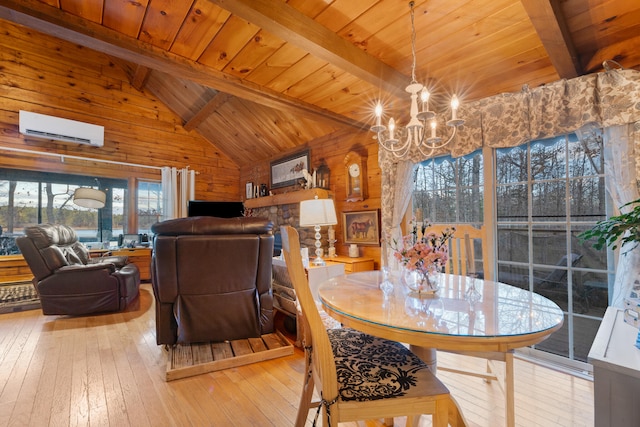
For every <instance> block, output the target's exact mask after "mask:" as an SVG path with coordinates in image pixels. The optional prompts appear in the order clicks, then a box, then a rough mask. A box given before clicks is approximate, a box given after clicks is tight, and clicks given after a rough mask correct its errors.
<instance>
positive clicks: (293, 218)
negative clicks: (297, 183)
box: [245, 188, 332, 256]
mask: <svg viewBox="0 0 640 427" xmlns="http://www.w3.org/2000/svg"><path fill="white" fill-rule="evenodd" d="M316 195H317V196H318V198H331V196H332V195H331V193H330V192H329V191H327V190H323V189H321V188H314V189H311V190H298V191H295V192H291V193H284V194H277V195H275V196H267V197H259V198H256V199H248V200H246V201H245V209H246V211H247V215H249V216H254V217H262V218H268V219H270V220H271V221H273V224H274V234H276V235H280V227H281V226H284V225H290V226H292V227H294V228H295V229H296V230H298V234H300V246H301V247H303V248H304V247H306V248H309V252H310V254H312V253H313V251H315V237H314V236H315V231H314V230H313V228H312V227H300V226H299V224H300V201H302V200H310V199H313V198H314V197H315V196H316ZM320 234H322V249H323V250H324V253H325V256H326V254H327V248H328V247H329V243H328V239H329V235H328V227H322V229H321V231H320Z"/></svg>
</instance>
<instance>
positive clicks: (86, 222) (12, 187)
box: [0, 169, 127, 254]
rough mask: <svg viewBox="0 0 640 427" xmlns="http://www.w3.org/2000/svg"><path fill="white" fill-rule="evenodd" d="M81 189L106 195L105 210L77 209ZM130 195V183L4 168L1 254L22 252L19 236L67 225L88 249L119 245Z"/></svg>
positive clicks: (0, 199)
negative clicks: (116, 242)
mask: <svg viewBox="0 0 640 427" xmlns="http://www.w3.org/2000/svg"><path fill="white" fill-rule="evenodd" d="M78 187H93V188H99V189H100V190H102V191H105V192H106V193H107V201H106V205H105V207H104V208H102V209H88V208H83V207H80V206H77V205H75V204H74V203H73V193H74V191H75V190H76V188H78ZM126 194H127V181H126V180H117V179H109V178H98V179H96V178H94V177H87V176H80V175H69V174H56V173H46V172H35V171H20V170H13V169H0V225H1V226H2V228H3V233H2V236H1V237H0V243H1V245H0V250H1V251H2V252H0V254H12V253H18V252H19V251H18V248H17V247H16V246H15V237H16V236H18V235H20V234H22V232H23V230H24V228H25V227H27V226H30V225H34V224H39V223H57V224H65V225H68V226H70V227H72V228H74V229H75V230H76V232H77V233H78V235H79V238H80V240H81V241H82V242H85V243H87V244H88V245H91V244H93V243H95V244H98V242H105V241H110V240H115V239H116V238H117V236H118V234H120V233H123V232H126V231H125V230H126V223H127V222H126V215H125V213H126V211H127V209H126V208H127V207H126V200H127V197H126Z"/></svg>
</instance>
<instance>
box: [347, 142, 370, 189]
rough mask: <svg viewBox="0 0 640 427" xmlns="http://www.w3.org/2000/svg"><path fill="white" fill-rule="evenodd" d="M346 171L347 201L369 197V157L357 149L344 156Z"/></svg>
mask: <svg viewBox="0 0 640 427" xmlns="http://www.w3.org/2000/svg"><path fill="white" fill-rule="evenodd" d="M344 166H345V172H346V177H347V179H346V190H347V198H346V201H347V202H357V201H362V200H364V199H366V198H367V159H366V157H363V156H361V155H360V154H358V153H356V152H355V151H350V152H349V153H347V155H346V156H345V158H344Z"/></svg>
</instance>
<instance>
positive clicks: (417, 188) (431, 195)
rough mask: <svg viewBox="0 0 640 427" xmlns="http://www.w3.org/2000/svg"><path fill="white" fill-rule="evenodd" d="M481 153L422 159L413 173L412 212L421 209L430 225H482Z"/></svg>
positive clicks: (482, 187) (482, 183) (482, 184)
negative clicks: (455, 157)
mask: <svg viewBox="0 0 640 427" xmlns="http://www.w3.org/2000/svg"><path fill="white" fill-rule="evenodd" d="M483 202H484V182H483V165H482V153H481V152H480V151H477V152H474V153H471V154H470V155H468V156H464V157H460V158H458V159H453V158H452V157H451V156H445V157H438V158H436V159H429V160H426V161H424V162H422V163H420V164H419V165H418V167H417V168H416V170H415V177H414V192H413V211H414V212H415V211H416V209H422V214H423V218H424V220H425V221H427V220H428V221H429V222H431V223H447V224H454V223H472V224H482V223H483V222H484V221H483V215H484V209H483Z"/></svg>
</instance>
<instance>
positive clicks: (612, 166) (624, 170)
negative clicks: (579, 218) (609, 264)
mask: <svg viewBox="0 0 640 427" xmlns="http://www.w3.org/2000/svg"><path fill="white" fill-rule="evenodd" d="M633 130H634V129H633V125H629V124H625V125H620V126H610V127H608V128H606V129H605V130H604V171H605V176H606V180H607V191H608V192H609V194H610V195H611V198H612V200H613V204H614V206H616V207H620V206H622V205H624V204H626V203H629V202H632V201H634V200H637V199H638V198H640V194H639V193H638V185H637V179H638V177H637V175H636V169H635V166H636V165H635V163H636V162H635V156H634V134H636V132H634V131H633ZM630 210H632V207H629V206H627V207H625V208H622V212H620V213H627V212H628V211H630ZM625 248H626V250H625ZM617 261H618V262H617V266H616V278H615V283H614V286H613V295H612V297H611V301H610V305H612V306H616V307H620V308H624V298H625V297H628V296H629V295H630V294H631V291H632V290H633V287H634V284H635V285H638V283H637V282H638V280H640V250H638V249H636V250H633V251H630V250H628V248H627V247H625V246H623V247H622V248H620V249H619V250H618V260H617Z"/></svg>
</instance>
